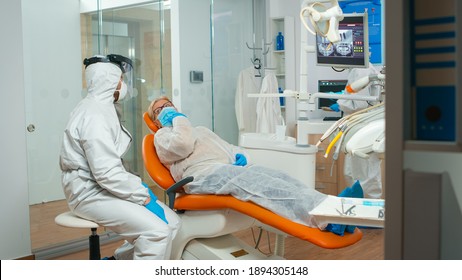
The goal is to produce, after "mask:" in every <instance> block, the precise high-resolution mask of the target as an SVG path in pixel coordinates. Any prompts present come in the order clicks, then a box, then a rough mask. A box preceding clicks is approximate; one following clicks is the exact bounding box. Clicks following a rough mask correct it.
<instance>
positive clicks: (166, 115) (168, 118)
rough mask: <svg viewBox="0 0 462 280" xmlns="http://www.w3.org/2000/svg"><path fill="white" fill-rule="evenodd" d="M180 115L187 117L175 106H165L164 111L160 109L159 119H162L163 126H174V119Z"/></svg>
mask: <svg viewBox="0 0 462 280" xmlns="http://www.w3.org/2000/svg"><path fill="white" fill-rule="evenodd" d="M178 116H183V117H186V116H185V115H184V114H182V113H179V112H177V110H176V109H175V108H173V107H165V108H164V109H162V111H160V114H159V116H157V119H158V120H159V121H160V123H161V124H162V126H173V123H172V121H173V119H174V118H176V117H178Z"/></svg>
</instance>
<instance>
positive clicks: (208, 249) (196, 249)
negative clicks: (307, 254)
mask: <svg viewBox="0 0 462 280" xmlns="http://www.w3.org/2000/svg"><path fill="white" fill-rule="evenodd" d="M180 217H181V220H182V226H181V229H180V231H179V232H178V234H177V236H176V237H175V239H174V242H173V247H172V255H171V258H172V259H202V260H214V259H225V260H241V259H242V260H249V259H257V260H262V259H283V258H282V257H281V256H276V255H273V256H266V255H263V254H262V253H260V252H258V251H257V250H256V249H254V248H252V247H250V246H249V245H247V244H246V243H244V242H243V241H241V240H239V239H237V238H235V237H234V236H232V235H231V233H234V232H237V231H240V230H244V229H248V228H250V227H252V226H254V225H256V220H255V219H253V218H251V217H249V216H247V215H243V214H241V213H239V212H236V211H233V210H231V209H224V210H216V211H186V212H185V213H183V214H180Z"/></svg>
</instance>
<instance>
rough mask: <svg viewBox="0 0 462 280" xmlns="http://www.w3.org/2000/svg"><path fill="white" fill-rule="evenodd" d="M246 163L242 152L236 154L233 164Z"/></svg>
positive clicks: (240, 164)
mask: <svg viewBox="0 0 462 280" xmlns="http://www.w3.org/2000/svg"><path fill="white" fill-rule="evenodd" d="M246 164H247V159H246V158H245V156H244V155H243V154H236V162H235V163H233V165H237V166H245V165H246Z"/></svg>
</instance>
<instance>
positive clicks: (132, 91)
mask: <svg viewBox="0 0 462 280" xmlns="http://www.w3.org/2000/svg"><path fill="white" fill-rule="evenodd" d="M97 62H109V63H114V64H116V65H117V66H119V68H120V70H122V73H123V79H124V83H125V84H126V85H127V98H130V97H136V96H137V95H138V94H137V90H136V88H135V87H134V75H133V71H132V70H133V64H132V60H131V59H129V58H127V57H125V56H122V55H118V54H109V55H107V56H103V55H96V56H93V57H90V58H85V59H84V61H83V64H84V65H85V68H86V67H88V65H91V64H93V63H97Z"/></svg>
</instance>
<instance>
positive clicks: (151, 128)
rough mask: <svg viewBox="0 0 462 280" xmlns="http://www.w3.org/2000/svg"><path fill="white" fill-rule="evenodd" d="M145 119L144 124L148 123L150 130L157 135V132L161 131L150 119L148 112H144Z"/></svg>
mask: <svg viewBox="0 0 462 280" xmlns="http://www.w3.org/2000/svg"><path fill="white" fill-rule="evenodd" d="M143 119H144V122H145V123H146V125H147V126H148V128H149V129H150V130H151V131H152V132H153V133H156V132H157V130H158V129H159V128H158V127H157V126H156V125H155V124H154V122H153V121H152V120H151V118H150V117H149V114H148V112H144V114H143Z"/></svg>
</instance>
